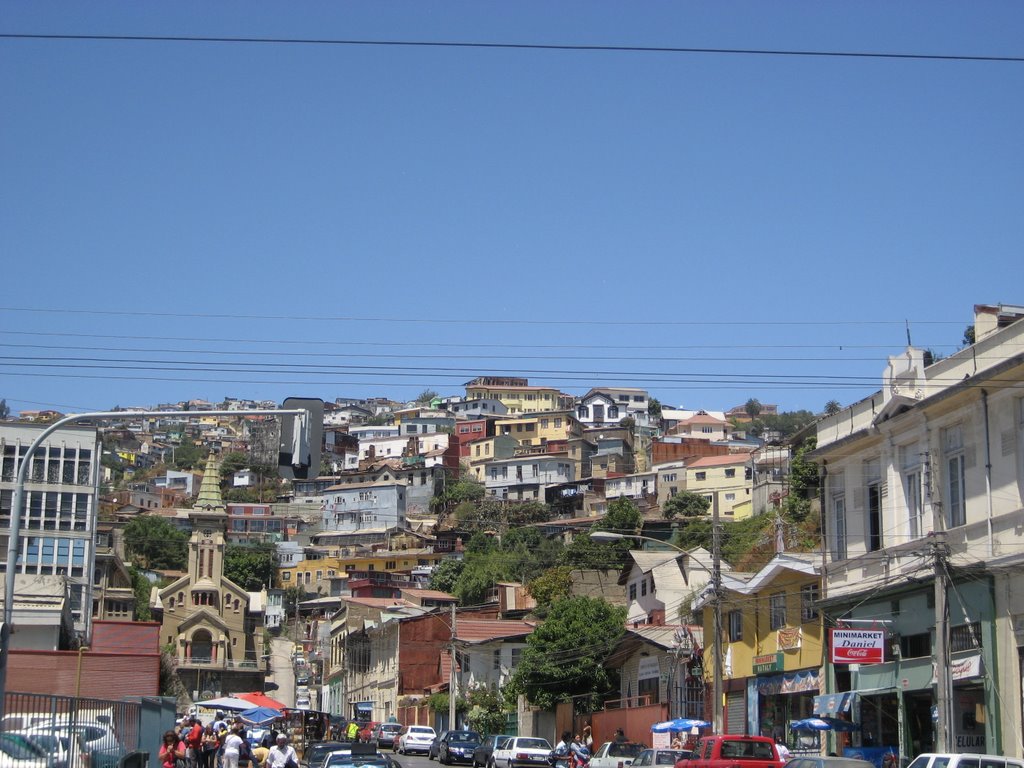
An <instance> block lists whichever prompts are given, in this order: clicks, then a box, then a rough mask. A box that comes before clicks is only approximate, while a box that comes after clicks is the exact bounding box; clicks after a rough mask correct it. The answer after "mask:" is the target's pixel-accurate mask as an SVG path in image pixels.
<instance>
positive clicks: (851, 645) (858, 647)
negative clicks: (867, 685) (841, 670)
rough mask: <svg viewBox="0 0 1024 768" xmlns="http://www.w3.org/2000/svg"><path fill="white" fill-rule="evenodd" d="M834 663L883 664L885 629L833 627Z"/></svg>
mask: <svg viewBox="0 0 1024 768" xmlns="http://www.w3.org/2000/svg"><path fill="white" fill-rule="evenodd" d="M831 638H832V643H831V645H832V663H833V664H881V663H882V662H883V661H885V630H884V629H833V630H831Z"/></svg>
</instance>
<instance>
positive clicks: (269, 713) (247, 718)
mask: <svg viewBox="0 0 1024 768" xmlns="http://www.w3.org/2000/svg"><path fill="white" fill-rule="evenodd" d="M239 717H240V718H242V722H243V723H248V724H249V725H266V724H267V723H272V722H274V721H275V720H277V719H278V718H280V717H281V710H279V709H272V708H270V707H253V708H252V709H247V710H245V711H244V712H242V713H241V714H239Z"/></svg>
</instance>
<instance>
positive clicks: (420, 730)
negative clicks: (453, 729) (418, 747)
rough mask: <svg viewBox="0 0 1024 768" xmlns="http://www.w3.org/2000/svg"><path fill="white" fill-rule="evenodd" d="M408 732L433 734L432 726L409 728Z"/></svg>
mask: <svg viewBox="0 0 1024 768" xmlns="http://www.w3.org/2000/svg"><path fill="white" fill-rule="evenodd" d="M409 734H410V735H413V734H415V735H417V736H433V735H434V729H433V728H427V727H422V728H410V729H409Z"/></svg>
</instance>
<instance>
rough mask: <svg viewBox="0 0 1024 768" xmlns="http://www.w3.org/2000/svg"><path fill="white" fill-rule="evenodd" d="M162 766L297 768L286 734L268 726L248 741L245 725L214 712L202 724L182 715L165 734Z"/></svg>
mask: <svg viewBox="0 0 1024 768" xmlns="http://www.w3.org/2000/svg"><path fill="white" fill-rule="evenodd" d="M160 764H161V768H299V758H298V755H297V754H296V752H295V748H294V747H292V746H291V745H290V744H289V743H288V734H287V733H278V732H277V731H276V730H274V729H273V728H271V729H269V730H268V731H267V733H266V735H264V737H263V739H262V740H261V741H260V742H259V744H257V745H255V746H253V745H251V744H250V741H249V738H248V733H247V727H246V724H245V723H243V722H242V721H241V720H240V719H238V718H235V719H234V720H233V721H229V720H228V718H226V717H225V716H224V713H223V712H217V714H216V717H215V718H214V720H213V722H211V723H209V724H208V725H205V726H204V725H203V724H202V723H201V722H200V721H199V718H197V717H195V716H194V715H193V716H191V717H186V718H182V720H181V721H180V722H179V723H178V724H177V725H176V726H175V727H174V729H173V730H170V731H167V732H166V733H165V734H164V737H163V741H162V743H161V745H160Z"/></svg>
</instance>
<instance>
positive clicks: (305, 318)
mask: <svg viewBox="0 0 1024 768" xmlns="http://www.w3.org/2000/svg"><path fill="white" fill-rule="evenodd" d="M0 312H30V313H43V314H65V315H102V316H113V317H174V318H192V319H201V320H273V321H275V322H282V321H294V322H364V323H416V324H417V325H420V324H424V323H433V324H438V325H469V326H479V325H571V326H581V327H590V326H616V327H621V326H667V327H685V326H700V327H704V326H740V327H746V326H766V325H768V326H784V327H794V326H823V325H828V326H877V325H895V326H898V327H900V328H902V327H903V326H904V325H905V324H906V322H907V321H906V320H537V319H533V318H515V319H509V320H506V319H501V318H474V319H459V318H437V317H416V318H404V317H372V316H365V317H364V316H358V315H245V314H228V313H220V312H154V311H151V310H129V309H124V310H118V309H67V308H57V307H50V308H40V307H0ZM910 322H912V323H914V324H915V325H958V326H959V325H963V322H962V321H958V320H912V321H910Z"/></svg>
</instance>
